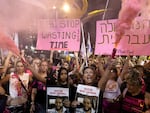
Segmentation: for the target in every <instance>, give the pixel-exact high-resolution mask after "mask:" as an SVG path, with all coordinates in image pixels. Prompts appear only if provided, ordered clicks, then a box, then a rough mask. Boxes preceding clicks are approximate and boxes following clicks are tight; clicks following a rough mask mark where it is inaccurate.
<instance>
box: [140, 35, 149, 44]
mask: <svg viewBox="0 0 150 113" xmlns="http://www.w3.org/2000/svg"><path fill="white" fill-rule="evenodd" d="M146 39H147V40H146ZM148 43H150V35H148V37H146V36H145V35H144V42H143V43H142V44H148Z"/></svg>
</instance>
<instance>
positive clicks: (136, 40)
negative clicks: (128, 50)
mask: <svg viewBox="0 0 150 113" xmlns="http://www.w3.org/2000/svg"><path fill="white" fill-rule="evenodd" d="M133 37H134V38H135V40H134V41H135V42H131V44H140V42H139V36H138V35H133Z"/></svg>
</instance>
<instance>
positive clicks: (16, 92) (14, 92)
mask: <svg viewBox="0 0 150 113" xmlns="http://www.w3.org/2000/svg"><path fill="white" fill-rule="evenodd" d="M18 77H19V78H20V80H21V81H22V83H23V84H24V86H25V87H26V89H28V83H29V74H28V73H23V75H18V76H17V75H16V74H14V73H11V74H10V79H9V94H10V96H11V97H12V98H16V97H18V96H24V95H26V91H25V89H24V88H23V87H22V85H21V83H20V81H19V79H18Z"/></svg>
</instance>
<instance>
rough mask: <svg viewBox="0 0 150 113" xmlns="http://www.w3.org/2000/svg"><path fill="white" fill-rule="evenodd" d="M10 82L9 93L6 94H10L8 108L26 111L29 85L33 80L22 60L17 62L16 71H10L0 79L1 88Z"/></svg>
mask: <svg viewBox="0 0 150 113" xmlns="http://www.w3.org/2000/svg"><path fill="white" fill-rule="evenodd" d="M8 82H9V94H6V95H8V99H7V106H8V109H9V108H10V110H13V109H14V108H15V109H19V110H22V112H24V113H25V112H27V111H26V109H24V108H25V106H26V102H27V101H28V85H29V83H30V82H32V76H30V75H29V73H26V72H25V67H24V65H23V63H22V61H20V60H19V61H17V62H16V66H15V73H10V74H8V75H6V76H5V77H4V78H3V79H1V80H0V86H1V88H2V87H3V86H4V85H5V84H6V83H8ZM6 90H7V89H6ZM20 108H21V109H20ZM18 112H19V111H18Z"/></svg>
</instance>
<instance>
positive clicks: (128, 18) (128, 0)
mask: <svg viewBox="0 0 150 113" xmlns="http://www.w3.org/2000/svg"><path fill="white" fill-rule="evenodd" d="M143 1H144V0H122V7H121V10H120V12H119V17H118V21H117V23H116V33H115V35H116V45H115V46H117V45H118V43H119V41H120V40H121V38H122V36H123V35H124V34H125V31H126V30H128V29H130V28H131V24H132V21H133V20H134V19H135V17H136V16H137V15H138V13H139V12H140V10H141V7H142V2H143Z"/></svg>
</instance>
